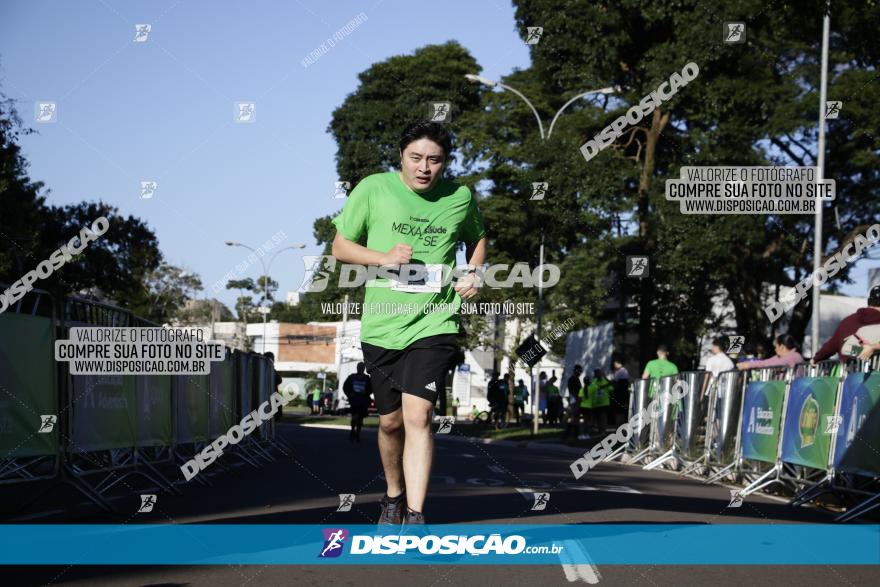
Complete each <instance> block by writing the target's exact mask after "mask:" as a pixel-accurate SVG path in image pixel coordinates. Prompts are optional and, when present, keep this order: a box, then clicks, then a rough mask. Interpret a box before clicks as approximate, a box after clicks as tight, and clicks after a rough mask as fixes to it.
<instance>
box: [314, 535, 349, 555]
mask: <svg viewBox="0 0 880 587" xmlns="http://www.w3.org/2000/svg"><path fill="white" fill-rule="evenodd" d="M322 532H324V546H323V547H322V548H321V553H320V554H319V555H318V558H336V557H338V556H339V555H341V554H342V551H343V547H344V545H345V541H346V540H347V539H348V530H346V529H344V528H324V529H323V530H322Z"/></svg>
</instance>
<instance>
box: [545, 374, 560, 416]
mask: <svg viewBox="0 0 880 587" xmlns="http://www.w3.org/2000/svg"><path fill="white" fill-rule="evenodd" d="M561 412H562V396H561V395H559V388H558V387H556V373H554V374H553V376H552V377H550V381H548V382H547V419H548V422H549V423H550V424H558V423H559V419H560V418H561V417H562V413H561Z"/></svg>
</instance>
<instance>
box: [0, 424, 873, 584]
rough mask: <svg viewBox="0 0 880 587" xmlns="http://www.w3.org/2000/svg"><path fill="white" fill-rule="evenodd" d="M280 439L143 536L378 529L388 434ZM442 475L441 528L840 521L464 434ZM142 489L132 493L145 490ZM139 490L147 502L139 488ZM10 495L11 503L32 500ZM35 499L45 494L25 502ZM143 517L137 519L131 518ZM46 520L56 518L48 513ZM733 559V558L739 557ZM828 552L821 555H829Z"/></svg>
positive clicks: (867, 574) (101, 571)
mask: <svg viewBox="0 0 880 587" xmlns="http://www.w3.org/2000/svg"><path fill="white" fill-rule="evenodd" d="M278 429H279V434H280V435H281V437H282V438H283V439H284V440H285V442H287V444H288V445H290V446H291V448H292V451H291V452H290V453H289V454H286V455H283V456H282V457H281V458H279V460H278V461H277V462H276V463H273V464H271V465H268V466H266V467H265V468H264V469H262V470H259V471H257V470H254V469H252V468H250V467H236V468H235V470H234V471H233V472H231V473H227V474H225V475H223V476H217V477H215V478H214V480H213V483H214V485H213V486H212V487H203V486H192V487H190V486H187V487H186V488H185V492H184V495H183V496H171V495H166V494H160V495H159V498H158V502H157V504H156V506H155V508H154V510H153V512H151V513H141V514H138V518H137V520H136V521H137V522H138V523H149V522H156V523H210V522H214V523H218V522H219V523H252V524H254V523H255V524H326V525H340V526H344V525H346V524H372V523H375V522H376V520H377V517H378V501H379V499H380V498H381V496H382V493H383V492H384V489H385V487H384V483H383V479H382V469H381V464H380V461H379V455H378V451H377V447H376V431H375V430H372V429H364V431H363V443H362V444H360V445H358V444H350V443H349V442H348V441H347V438H348V433H347V431H345V430H339V429H328V428H319V427H304V426H295V425H291V424H282V425H280V426H279V427H278ZM435 438H436V452H435V462H434V470H433V476H432V482H431V488H430V492H429V499H428V502H427V504H426V507H425V515H426V518H427V520H428V522H429V523H437V524H448V523H474V522H483V523H498V524H505V523H525V524H596V523H679V524H680V523H690V524H743V523H773V524H789V523H803V522H829V521H830V516H828V515H827V514H825V513H823V512H821V511H819V510H815V509H811V508H791V507H789V506H787V505H786V504H785V503H784V502H783V501H781V500H777V499H774V498H770V497H765V496H758V495H752V496H749V497H748V498H746V500H745V501H744V503H743V504H742V506H741V507H738V508H729V507H728V504H729V502H730V492H729V490H728V489H727V488H725V487H720V486H707V485H703V484H702V483H700V482H699V481H696V480H690V479H684V478H680V477H678V476H677V475H675V474H673V473H670V472H664V471H643V470H641V469H640V468H638V467H631V466H627V465H621V464H607V465H602V466H600V467H598V468H596V469H594V470H592V471H590V472H589V473H588V474H587V475H585V476H584V477H582V478H581V480H578V481H575V480H574V478H573V477H572V475H571V473H570V470H569V468H568V464H569V463H570V462H571V461H572V460H573V459H574V458H576V455H572V454H565V453H564V452H561V451H560V452H555V451H548V450H546V449H542V448H533V445H529V446H528V447H523V446H522V445H516V444H508V443H504V444H502V443H493V444H484V443H481V442H479V441H476V440H474V439H466V438H462V437H456V436H455V434H454V431H453V434H451V435H449V436H447V435H437V436H436V437H435ZM133 482H134V481H132V483H133ZM140 488H141V487H139V488H138V489H140ZM15 491H16V490H13V489H10V488H6V489H4V490H3V491H2V492H0V498H2V503H4V504H10V503H15V502H16V500H17V499H21V498H22V497H23V496H24V494H22V493H18V494H16V493H15ZM27 491H28V492H31V491H33V488H30V489H28V490H27ZM534 491H541V492H549V493H550V500H549V503H548V505H547V507H546V509H545V510H543V511H533V510H532V505H533V504H534V497H533V492H534ZM340 493H350V494H355V496H356V497H355V503H354V506H353V507H352V509H351V511H349V512H337V511H336V509H337V507H338V505H339V497H338V494H340ZM49 499H50V500H51V501H45V502H44V503H43V508H42V510H43V511H37V510H34V512H32V513H30V514H28V515H27V516H25V517H18V518H9V517H7V518H6V519H4V521H5V522H7V523H10V522H13V523H14V522H27V523H99V522H100V523H111V522H125V521H126V520H131V519H132V515H131V512H136V511H137V508H138V506H139V505H140V499H139V498H138V497H137V496H136V495H133V496H131V497H130V498H124V499H121V500H120V501H118V502H117V503H116V505H117V506H118V507H119V508H120V509H121V510H122V511H123V515H121V516H120V517H108V516H106V515H103V514H100V513H99V512H98V511H97V510H96V509H95V508H93V507H91V506H86V505H84V504H82V503H80V502H81V501H82V500H81V499H79V498H77V497H76V496H75V495H72V494H68V493H61V492H55V493H53V494H52V495H51V496H50V497H49ZM129 510H131V512H129ZM47 512H48V513H47ZM731 547H732V548H735V545H732V546H731ZM817 547H818V545H817ZM878 580H880V567H877V566H875V567H866V566H846V565H837V566H829V565H816V566H809V567H805V566H797V567H795V566H746V565H743V566H648V565H644V566H607V565H600V566H598V567H593V566H590V565H578V567H577V568H574V569H573V568H571V567H563V566H562V565H561V564H560V565H555V566H517V565H510V566H504V567H499V566H493V567H483V566H470V565H467V566H464V565H463V566H449V565H436V566H412V567H401V566H364V567H356V566H339V567H333V568H328V567H326V566H324V567H317V566H275V565H249V566H238V565H227V566H210V567H209V566H161V567H133V566H105V567H91V566H88V567H87V566H52V567H7V568H5V569H3V584H4V585H16V586H17V585H60V584H63V585H82V586H85V585H101V586H109V585H121V586H145V585H151V586H172V585H192V586H210V587H225V586H231V585H237V586H245V585H388V586H395V585H406V586H407V587H411V586H413V585H438V586H439V585H444V584H455V585H485V586H489V585H542V586H546V585H568V584H570V583H571V582H575V583H601V584H605V585H704V584H712V585H731V586H733V585H737V586H738V585H743V584H749V585H750V587H754V586H758V585H778V584H780V583H783V582H791V583H795V584H798V585H824V586H827V585H829V584H832V585H837V584H844V585H869V584H870V585H876V584H877V583H878Z"/></svg>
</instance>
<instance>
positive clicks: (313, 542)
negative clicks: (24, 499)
mask: <svg viewBox="0 0 880 587" xmlns="http://www.w3.org/2000/svg"><path fill="white" fill-rule="evenodd" d="M0 543H2V544H3V545H4V546H3V548H2V549H0V564H4V565H10V564H16V565H59V564H64V565H68V564H72V565H123V564H125V565H227V564H242V565H253V564H261V565H265V564H268V565H326V564H330V565H340V564H358V565H363V564H394V565H399V564H406V565H418V564H432V565H436V564H456V565H461V564H471V565H473V564H476V565H496V564H505V565H510V564H523V565H558V564H593V565H827V564H835V565H856V564H858V565H876V564H880V525H876V524H872V525H854V526H837V525H820V524H783V525H780V524H773V525H770V524H729V525H693V524H681V525H673V524H657V525H654V524H584V525H540V524H528V525H526V524H516V525H502V524H454V525H447V524H436V525H435V524H432V525H428V526H404V527H402V528H397V527H386V528H377V527H376V526H366V525H347V526H345V525H340V526H330V525H327V526H324V525H286V524H277V525H270V524H262V525H257V524H131V525H129V524H118V525H110V524H108V525H102V524H81V525H55V524H4V525H2V526H0Z"/></svg>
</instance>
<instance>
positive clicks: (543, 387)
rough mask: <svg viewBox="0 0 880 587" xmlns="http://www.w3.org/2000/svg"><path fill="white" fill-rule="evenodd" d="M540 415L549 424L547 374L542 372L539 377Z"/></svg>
mask: <svg viewBox="0 0 880 587" xmlns="http://www.w3.org/2000/svg"><path fill="white" fill-rule="evenodd" d="M538 413H539V414H540V415H541V416H542V417H543V418H544V422H547V373H546V372H545V371H541V373H540V374H539V375H538Z"/></svg>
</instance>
